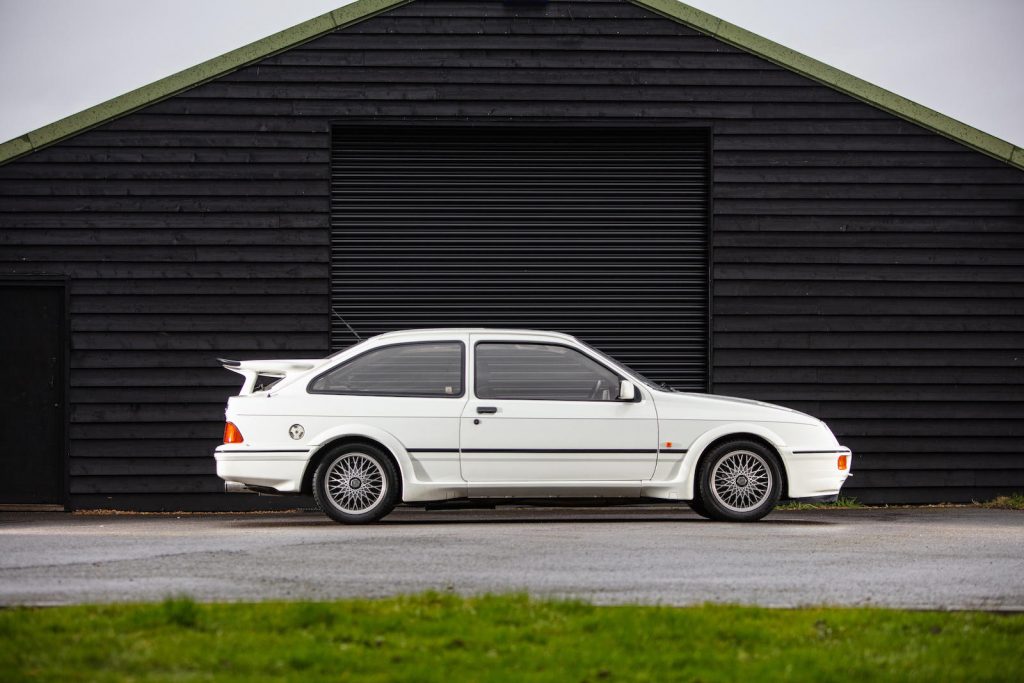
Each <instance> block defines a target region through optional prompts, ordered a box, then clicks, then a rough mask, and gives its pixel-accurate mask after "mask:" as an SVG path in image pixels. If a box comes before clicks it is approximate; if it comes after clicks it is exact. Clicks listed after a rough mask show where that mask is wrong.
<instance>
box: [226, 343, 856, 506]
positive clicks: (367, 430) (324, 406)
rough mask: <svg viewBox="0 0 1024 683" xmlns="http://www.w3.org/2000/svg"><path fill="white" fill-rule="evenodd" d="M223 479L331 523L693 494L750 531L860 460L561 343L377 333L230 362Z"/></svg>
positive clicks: (784, 411) (774, 411) (809, 430)
mask: <svg viewBox="0 0 1024 683" xmlns="http://www.w3.org/2000/svg"><path fill="white" fill-rule="evenodd" d="M221 362H222V363H223V364H224V367H225V368H227V369H229V370H232V371H234V372H237V373H239V374H241V375H243V376H244V377H245V381H244V384H243V386H242V389H241V392H240V394H239V395H238V396H234V397H231V398H230V399H229V400H228V405H227V411H226V417H227V424H226V426H225V430H224V444H223V445H221V446H219V447H218V448H217V449H216V452H215V457H216V460H217V474H218V475H219V476H220V477H221V478H222V479H224V480H225V481H226V482H227V484H226V487H227V488H228V489H229V490H239V489H248V490H251V491H258V492H264V493H277V494H312V495H313V496H314V498H315V500H316V502H317V504H318V505H319V506H320V509H322V510H323V511H324V512H325V513H326V514H327V515H328V516H329V517H330V518H332V519H334V520H335V521H338V522H342V523H348V524H358V523H367V522H373V521H376V520H378V519H380V518H382V517H383V516H385V515H386V514H388V513H389V512H390V511H391V510H392V509H393V508H394V507H395V506H396V505H398V504H403V503H404V504H411V505H431V506H433V505H443V504H446V503H450V504H453V505H472V504H474V503H481V504H500V503H512V502H534V503H542V502H544V501H548V502H550V501H552V500H553V499H558V500H560V501H567V500H568V501H572V502H591V503H598V504H612V503H622V502H633V501H637V500H648V501H650V500H662V501H685V502H687V503H688V504H689V505H690V507H692V508H693V509H694V510H695V511H696V512H697V513H699V514H700V515H702V516H704V517H707V518H710V519H715V520H721V521H737V522H740V521H756V520H759V519H761V518H763V517H764V516H765V515H767V514H768V513H769V512H770V511H771V510H772V509H773V508H774V507H775V505H776V504H777V502H778V501H779V500H780V499H781V498H787V499H814V500H819V501H821V500H834V499H835V498H836V497H837V496H838V494H839V490H840V488H841V487H842V485H843V483H844V482H845V481H846V478H847V477H848V476H849V472H850V465H851V458H852V456H851V453H850V451H849V449H847V448H844V447H843V446H840V445H839V443H838V442H837V441H836V438H835V436H833V434H832V432H831V431H830V430H829V429H828V427H827V426H826V425H825V423H823V422H822V421H821V420H818V419H816V418H814V417H811V416H809V415H805V414H804V413H801V412H798V411H795V410H791V409H789V408H784V407H781V406H775V405H771V404H767V403H761V402H758V401H753V400H748V399H739V398H728V397H723V396H714V395H707V394H693V393H682V392H676V391H674V390H672V389H670V388H668V387H665V386H661V385H658V384H656V383H654V382H651V381H650V380H647V379H646V378H644V377H643V376H642V375H640V374H639V373H637V372H635V371H633V370H631V369H630V368H628V367H627V366H625V365H623V364H622V363H619V362H617V361H615V360H613V359H612V358H610V357H608V356H606V355H605V354H603V353H601V352H600V351H598V350H596V349H594V348H591V347H590V346H588V345H587V344H585V343H584V342H582V341H580V340H578V339H576V338H574V337H571V336H569V335H566V334H561V333H557V332H542V331H533V330H497V329H434V330H409V331H403V332H391V333H388V334H382V335H380V336H377V337H373V338H372V339H367V340H365V341H362V342H360V343H359V344H356V345H355V346H352V347H350V348H348V349H345V350H343V351H340V352H338V353H336V354H334V355H333V356H330V357H328V358H324V359H310V360H268V361H229V360H222V361H221Z"/></svg>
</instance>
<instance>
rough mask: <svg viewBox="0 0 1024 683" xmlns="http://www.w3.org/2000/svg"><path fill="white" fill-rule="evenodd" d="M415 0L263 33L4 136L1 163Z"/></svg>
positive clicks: (362, 3)
mask: <svg viewBox="0 0 1024 683" xmlns="http://www.w3.org/2000/svg"><path fill="white" fill-rule="evenodd" d="M410 1H411V0H355V2H352V3H350V4H348V5H345V6H344V7H340V8H338V9H336V10H333V11H331V12H327V13H326V14H321V15H320V16H318V17H313V18H312V19H309V20H308V21H304V22H302V23H301V24H298V25H296V26H292V27H291V28H287V29H285V30H283V31H279V32H277V33H274V34H272V35H269V36H267V37H266V38H261V39H260V40H257V41H255V42H253V43H249V44H248V45H245V46H243V47H240V48H238V49H236V50H232V51H231V52H227V53H225V54H223V55H220V56H219V57H214V58H213V59H210V60H208V61H205V62H203V63H202V64H197V65H196V66H193V67H189V68H188V69H185V70H184V71H179V72H178V73H176V74H172V75H170V76H167V77H166V78H161V79H160V80H159V81H156V82H155V83H150V84H149V85H144V86H142V87H141V88H137V89H136V90H132V91H130V92H127V93H125V94H124V95H119V96H117V97H115V98H113V99H110V100H107V101H106V102H103V103H101V104H97V105H96V106H94V107H90V108H88V109H86V110H85V111H81V112H78V113H77V114H72V115H71V116H68V117H66V118H63V119H60V120H59V121H55V122H54V123H51V124H49V125H46V126H43V127H42V128H39V129H36V130H34V131H32V132H30V133H26V134H25V135H22V136H21V137H17V138H15V139H13V140H10V141H8V142H4V143H3V144H0V164H3V163H6V162H8V161H11V160H13V159H17V158H18V157H21V156H24V155H26V154H29V153H30V152H34V151H36V150H39V149H42V148H43V147H48V146H49V145H52V144H54V143H57V142H60V141H61V140H65V139H67V138H69V137H72V136H74V135H78V134H79V133H83V132H85V131H87V130H89V129H91V128H95V127H96V126H100V125H103V124H104V123H107V122H109V121H112V120H114V119H116V118H118V117H121V116H124V115H125V114H130V113H131V112H133V111H136V110H138V109H141V108H142V107H146V106H148V105H150V104H154V103H156V102H159V101H161V100H165V99H167V98H168V97H173V96H174V95H177V94H178V93H181V92H183V91H185V90H188V89H189V88H193V87H195V86H197V85H200V84H202V83H206V82H208V81H212V80H214V79H216V78H219V77H221V76H224V75H225V74H229V73H231V72H232V71H237V70H239V69H241V68H243V67H246V66H248V65H250V64H252V63H253V62H258V61H259V60H261V59H264V58H266V57H269V56H271V55H275V54H277V53H279V52H284V51H285V50H288V49H291V48H293V47H295V46H297V45H301V44H302V43H306V42H309V41H311V40H314V39H315V38H319V37H320V36H322V35H324V34H326V33H330V32H331V31H334V30H335V29H339V28H343V27H345V26H349V25H350V24H354V23H356V22H359V21H362V20H364V19H369V18H370V17H372V16H375V15H377V14H380V13H381V12H386V11H388V10H390V9H393V8H395V7H398V6H399V5H404V4H406V3H408V2H410Z"/></svg>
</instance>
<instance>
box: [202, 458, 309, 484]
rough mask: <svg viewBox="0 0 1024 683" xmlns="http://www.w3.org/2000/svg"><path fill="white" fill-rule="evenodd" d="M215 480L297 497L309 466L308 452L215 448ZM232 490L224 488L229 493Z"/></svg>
mask: <svg viewBox="0 0 1024 683" xmlns="http://www.w3.org/2000/svg"><path fill="white" fill-rule="evenodd" d="M214 458H216V460H217V476H218V477H220V478H221V479H223V480H224V481H225V482H228V483H235V484H244V485H247V486H254V487H263V488H270V489H275V490H277V491H280V492H281V493H299V492H300V491H301V490H302V476H303V474H304V473H305V471H306V463H308V462H309V451H259V452H254V451H252V450H249V449H241V448H224V447H221V448H218V449H217V450H216V451H214ZM230 488H234V487H225V490H229V489H230Z"/></svg>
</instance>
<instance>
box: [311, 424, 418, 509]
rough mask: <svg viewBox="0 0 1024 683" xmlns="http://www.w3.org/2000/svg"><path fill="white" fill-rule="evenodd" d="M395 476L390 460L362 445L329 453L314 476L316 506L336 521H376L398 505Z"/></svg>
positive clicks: (377, 451) (396, 475) (354, 445)
mask: <svg viewBox="0 0 1024 683" xmlns="http://www.w3.org/2000/svg"><path fill="white" fill-rule="evenodd" d="M398 489H399V482H398V473H397V471H396V469H395V466H394V464H393V463H392V462H391V459H390V458H388V457H387V456H386V455H384V453H382V452H381V451H380V450H379V449H377V448H373V447H372V446H369V445H364V444H353V445H350V446H342V447H341V448H339V449H336V450H335V451H333V452H331V453H329V454H328V455H327V456H326V457H325V458H324V459H323V460H322V461H321V462H320V465H319V466H318V467H317V469H316V473H315V474H314V476H313V497H314V498H315V499H316V503H317V505H318V506H319V507H320V509H321V510H322V511H323V512H324V513H326V514H327V516H328V517H330V518H331V519H333V520H334V521H336V522H341V523H343V524H365V523H367V522H375V521H377V520H378V519H380V518H381V517H383V516H384V515H386V514H388V513H389V512H391V510H392V509H394V507H395V504H396V503H397V502H398V497H399V496H398Z"/></svg>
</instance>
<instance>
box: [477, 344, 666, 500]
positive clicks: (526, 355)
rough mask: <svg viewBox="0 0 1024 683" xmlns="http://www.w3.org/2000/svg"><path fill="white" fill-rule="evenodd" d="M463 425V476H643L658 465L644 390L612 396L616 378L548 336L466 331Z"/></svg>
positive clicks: (561, 478)
mask: <svg viewBox="0 0 1024 683" xmlns="http://www.w3.org/2000/svg"><path fill="white" fill-rule="evenodd" d="M470 339H471V344H470V346H471V348H472V351H471V354H472V356H471V361H470V367H471V368H472V373H471V377H472V380H471V384H472V388H471V391H470V399H469V400H468V401H467V403H466V406H465V410H464V412H463V415H462V420H461V425H460V437H461V453H460V461H461V466H462V477H463V479H465V480H466V481H468V482H470V483H471V484H472V483H473V482H559V481H565V482H574V481H575V482H585V481H608V482H614V481H640V480H643V479H648V478H650V477H651V475H652V474H653V473H654V468H655V465H656V464H657V447H658V421H657V413H656V412H655V408H654V405H653V403H652V401H651V397H650V395H649V394H648V393H647V392H646V390H644V389H642V388H640V387H636V393H637V396H636V399H635V400H634V401H620V400H618V393H619V380H620V377H619V375H618V374H617V373H616V372H615V371H614V370H612V369H611V368H609V367H607V366H606V365H605V364H603V363H602V362H600V361H598V360H597V359H595V358H593V357H591V356H590V355H589V354H587V353H585V352H584V351H583V350H581V349H579V348H576V347H574V346H571V345H570V344H568V343H561V342H557V341H552V340H550V339H544V338H537V339H531V338H527V339H509V338H502V337H500V336H494V335H483V334H481V335H472V336H471V338H470Z"/></svg>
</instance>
